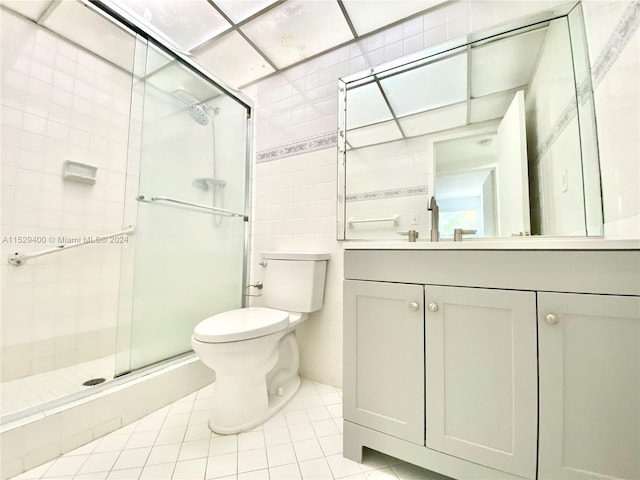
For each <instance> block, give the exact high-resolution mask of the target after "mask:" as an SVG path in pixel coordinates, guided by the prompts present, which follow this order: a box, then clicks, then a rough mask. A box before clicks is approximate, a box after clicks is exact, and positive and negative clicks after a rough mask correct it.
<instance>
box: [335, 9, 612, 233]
mask: <svg viewBox="0 0 640 480" xmlns="http://www.w3.org/2000/svg"><path fill="white" fill-rule="evenodd" d="M561 18H565V20H566V21H567V24H568V25H569V27H570V28H569V35H570V41H571V46H570V48H571V54H572V57H573V68H574V79H575V82H576V85H575V91H576V110H577V112H576V113H577V119H578V127H579V137H580V154H581V159H580V160H581V164H582V172H583V181H584V193H585V199H584V209H585V234H586V236H587V237H602V236H603V235H604V222H603V205H602V187H601V180H600V163H599V151H598V142H597V133H596V123H595V106H594V100H593V86H592V83H591V67H590V63H589V58H588V51H587V49H586V33H585V30H584V16H583V13H582V5H581V4H580V2H571V3H567V4H565V5H560V6H558V7H554V8H550V9H547V10H542V11H540V12H536V13H534V14H532V15H527V16H524V17H520V18H517V19H514V20H512V21H508V22H505V23H502V24H499V25H496V26H493V27H489V28H487V29H484V30H481V31H478V32H473V33H470V34H468V35H465V36H463V37H459V38H456V39H453V40H448V41H446V42H443V43H441V44H439V45H436V46H433V47H429V48H427V49H423V50H420V51H419V52H415V53H413V54H410V55H406V56H403V57H400V58H398V59H395V60H392V61H389V62H385V63H382V64H380V65H378V66H375V67H371V68H368V69H366V70H363V71H361V72H358V73H354V74H351V75H348V76H345V77H342V78H340V79H338V178H337V222H336V223H337V225H336V227H337V235H336V236H337V240H340V241H363V239H349V238H347V235H346V233H347V231H346V227H347V222H346V218H345V217H346V212H345V209H346V198H347V192H346V188H347V178H346V161H347V149H346V132H347V129H346V116H347V111H346V106H347V101H346V94H347V90H349V89H351V88H355V87H357V86H359V85H361V84H366V83H369V82H371V81H373V80H372V77H374V76H379V75H387V76H388V75H389V74H390V73H391V71H393V70H403V71H404V70H406V71H409V70H412V69H414V68H418V67H420V66H422V65H424V64H426V63H429V62H432V61H433V60H435V59H436V58H437V57H439V56H445V55H448V54H449V53H450V52H452V51H454V50H457V49H460V48H464V47H466V46H467V45H469V44H472V43H476V42H481V41H486V40H490V39H492V38H493V37H496V36H500V35H504V34H508V33H510V32H512V31H515V30H524V29H526V28H527V27H531V26H534V25H537V24H540V23H546V22H550V21H552V20H556V19H561ZM578 46H580V47H578ZM583 47H584V48H583ZM578 82H580V83H579V84H578ZM585 133H588V135H585ZM586 155H589V156H590V157H592V158H591V159H590V162H591V165H590V168H586V167H585V164H584V159H585V156H586ZM588 193H590V194H591V195H590V196H589V197H587V196H586V195H587V194H588ZM587 198H589V200H587ZM425 209H426V205H425ZM494 238H501V237H494ZM536 238H549V237H548V236H547V237H545V236H542V235H540V236H536ZM370 240H376V241H387V239H370ZM365 241H366V240H365Z"/></svg>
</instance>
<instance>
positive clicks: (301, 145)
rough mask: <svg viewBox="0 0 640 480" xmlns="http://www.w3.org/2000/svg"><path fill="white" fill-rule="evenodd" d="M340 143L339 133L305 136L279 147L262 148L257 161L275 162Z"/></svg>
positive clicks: (332, 146) (257, 155) (333, 146)
mask: <svg viewBox="0 0 640 480" xmlns="http://www.w3.org/2000/svg"><path fill="white" fill-rule="evenodd" d="M337 145H338V133H337V131H335V132H327V133H323V134H322V135H317V136H315V137H310V138H305V139H302V140H300V141H298V142H294V143H288V144H285V145H280V146H278V147H274V148H270V149H267V150H261V151H259V152H258V153H257V154H256V163H265V162H273V161H274V160H281V159H283V158H288V157H293V156H296V155H303V154H305V153H311V152H317V151H318V150H325V149H327V148H335V147H336V146H337Z"/></svg>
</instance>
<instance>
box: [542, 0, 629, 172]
mask: <svg viewBox="0 0 640 480" xmlns="http://www.w3.org/2000/svg"><path fill="white" fill-rule="evenodd" d="M639 24H640V1H638V0H633V1H631V2H629V6H628V7H627V8H626V10H625V11H624V13H623V14H622V16H621V17H620V20H619V21H618V24H617V25H616V28H615V29H614V31H613V33H612V34H611V37H610V38H609V40H608V41H607V43H606V45H605V46H604V48H603V49H602V53H600V55H599V56H598V59H597V60H596V61H595V63H594V64H593V65H592V67H591V79H590V80H591V82H589V79H586V80H584V81H583V82H582V83H581V84H580V85H579V86H578V98H579V99H580V103H581V104H583V103H584V102H585V99H586V98H587V97H586V95H585V94H586V93H587V92H588V89H593V90H594V91H595V89H596V87H597V86H598V85H599V84H600V82H602V80H603V79H604V77H605V76H606V75H607V73H608V72H609V70H611V67H612V66H613V64H614V63H615V62H616V60H617V59H618V57H619V56H620V53H622V51H623V50H624V48H625V47H626V46H627V44H628V43H629V41H630V40H631V37H633V35H634V34H635V33H636V31H637V30H638V25H639ZM576 107H577V103H576V100H575V99H572V100H571V102H569V104H568V105H567V106H566V107H565V108H564V110H562V114H561V115H560V117H559V118H558V120H557V121H556V123H555V125H554V126H553V127H552V128H551V130H550V131H549V133H548V134H547V136H546V138H545V139H544V140H543V141H542V142H540V143H538V146H537V148H536V155H537V158H538V159H541V158H542V157H543V156H545V155H546V154H547V153H548V152H549V150H550V149H551V147H552V146H553V144H554V143H555V141H556V140H557V139H558V138H559V137H560V135H562V132H564V129H565V128H566V127H567V125H568V124H569V123H570V122H571V120H573V118H574V117H575V116H576V112H577V108H576Z"/></svg>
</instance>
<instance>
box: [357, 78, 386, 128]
mask: <svg viewBox="0 0 640 480" xmlns="http://www.w3.org/2000/svg"><path fill="white" fill-rule="evenodd" d="M391 118H393V115H391V111H390V110H389V107H388V106H387V103H386V102H385V101H384V98H383V96H382V92H381V91H380V88H379V87H378V84H376V83H369V84H368V85H365V86H362V87H358V88H352V89H350V90H347V130H351V129H352V128H358V127H362V126H363V125H369V124H372V123H379V122H383V121H385V120H390V119H391Z"/></svg>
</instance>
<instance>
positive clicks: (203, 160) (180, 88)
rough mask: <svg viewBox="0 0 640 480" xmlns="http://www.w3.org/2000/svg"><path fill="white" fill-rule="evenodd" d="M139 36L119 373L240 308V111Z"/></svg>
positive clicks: (184, 344) (179, 346)
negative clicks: (132, 230) (131, 235)
mask: <svg viewBox="0 0 640 480" xmlns="http://www.w3.org/2000/svg"><path fill="white" fill-rule="evenodd" d="M138 43H139V48H138V52H139V53H140V55H138V56H137V57H138V58H142V55H144V57H143V58H144V59H145V60H144V62H142V61H140V62H139V64H140V68H141V69H143V72H142V74H141V75H139V76H138V80H137V84H136V85H135V86H134V102H133V104H134V107H133V109H134V110H136V108H137V110H136V112H137V115H135V114H134V115H132V116H136V117H138V124H137V126H138V127H139V128H138V129H137V130H136V129H133V128H132V134H131V138H130V151H129V154H130V162H129V165H130V172H128V173H129V177H128V180H129V183H128V188H127V201H128V206H129V209H128V211H127V212H126V213H125V216H127V215H128V216H129V218H130V219H133V221H135V224H136V226H137V230H136V238H135V245H131V246H130V248H129V252H128V255H125V260H124V262H127V265H124V266H125V268H123V272H125V273H123V275H125V276H127V275H128V282H127V281H124V282H123V284H125V285H127V284H128V288H129V289H130V292H129V293H130V295H129V297H128V298H129V299H128V301H127V300H123V304H122V305H121V309H120V313H121V330H120V332H119V333H120V335H119V340H120V344H119V345H120V348H119V350H120V355H119V358H118V365H117V369H118V370H119V372H120V373H122V372H126V371H129V370H135V369H138V368H141V367H144V366H147V365H150V364H153V363H156V362H158V361H161V360H164V359H167V358H170V357H172V356H175V355H178V354H181V353H184V352H187V351H189V350H191V343H190V341H191V334H192V332H193V329H194V327H195V325H197V324H198V323H199V322H200V321H201V320H203V319H205V318H207V317H209V316H211V315H214V314H216V313H219V312H222V311H226V310H230V309H234V308H239V307H241V306H242V302H243V293H244V292H243V279H244V256H245V229H246V228H247V221H246V217H245V216H244V215H245V211H246V208H247V205H246V188H247V185H246V184H247V161H246V158H247V121H248V120H247V118H248V116H247V110H246V108H245V107H244V106H243V105H241V104H239V103H237V102H236V101H235V100H234V99H232V98H230V97H229V96H227V95H226V94H225V93H223V92H222V91H220V90H219V89H218V88H216V86H215V85H213V84H212V83H210V82H209V81H207V80H206V79H204V78H203V77H201V76H200V75H198V74H197V73H195V72H193V71H191V70H190V69H188V68H187V67H185V66H183V65H182V64H180V63H179V62H177V61H175V60H173V59H172V58H171V57H169V56H167V55H166V54H165V53H164V52H162V51H160V50H159V49H157V48H155V47H154V46H152V45H150V44H147V43H146V41H142V40H139V42H138ZM125 223H127V221H126V220H125ZM126 267H128V269H127V268H126ZM127 271H128V273H127ZM125 288H127V287H125ZM123 297H125V296H123ZM127 337H128V338H127ZM127 347H128V348H127Z"/></svg>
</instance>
